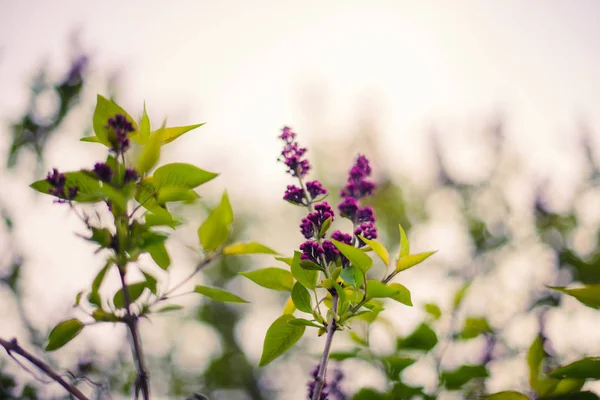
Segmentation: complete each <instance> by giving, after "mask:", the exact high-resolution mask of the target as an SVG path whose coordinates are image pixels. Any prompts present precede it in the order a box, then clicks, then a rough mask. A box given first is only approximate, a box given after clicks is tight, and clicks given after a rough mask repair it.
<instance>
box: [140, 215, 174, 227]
mask: <svg viewBox="0 0 600 400" xmlns="http://www.w3.org/2000/svg"><path fill="white" fill-rule="evenodd" d="M144 219H145V220H146V224H145V225H146V226H147V227H152V226H168V227H171V228H173V229H175V227H176V226H178V225H181V222H180V221H178V220H176V219H173V217H172V216H170V215H156V214H152V213H146V215H144Z"/></svg>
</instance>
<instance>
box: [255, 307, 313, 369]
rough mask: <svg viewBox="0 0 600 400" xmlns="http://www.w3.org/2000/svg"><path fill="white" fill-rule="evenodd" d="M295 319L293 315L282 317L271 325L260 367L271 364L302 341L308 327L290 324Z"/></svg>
mask: <svg viewBox="0 0 600 400" xmlns="http://www.w3.org/2000/svg"><path fill="white" fill-rule="evenodd" d="M293 319H294V317H292V316H291V315H282V316H281V317H279V318H277V319H276V320H275V321H274V322H273V324H271V326H270V327H269V329H268V330H267V334H266V336H265V341H264V344H263V351H262V356H261V357H260V362H259V364H258V366H259V367H264V366H265V365H267V364H269V363H270V362H271V361H273V360H275V359H276V358H277V357H279V356H280V355H282V354H283V353H285V352H286V351H288V350H289V349H290V348H291V347H292V346H293V345H294V344H296V342H297V341H298V340H300V338H301V337H302V335H303V334H304V331H305V329H306V327H305V326H297V325H292V324H290V323H289V322H290V321H291V320H293Z"/></svg>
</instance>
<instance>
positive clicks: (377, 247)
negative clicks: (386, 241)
mask: <svg viewBox="0 0 600 400" xmlns="http://www.w3.org/2000/svg"><path fill="white" fill-rule="evenodd" d="M359 237H360V240H362V241H363V242H365V243H366V244H367V246H369V247H371V248H372V249H373V251H374V252H375V254H377V255H378V256H379V258H381V261H383V264H384V265H385V266H386V267H389V265H390V255H389V253H388V251H387V249H386V248H385V247H384V246H383V245H382V244H381V243H379V242H378V241H376V240H369V239H366V238H364V237H363V236H360V235H359Z"/></svg>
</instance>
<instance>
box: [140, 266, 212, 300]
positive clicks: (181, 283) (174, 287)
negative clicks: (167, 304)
mask: <svg viewBox="0 0 600 400" xmlns="http://www.w3.org/2000/svg"><path fill="white" fill-rule="evenodd" d="M218 255H219V254H213V255H211V256H209V257H206V258H205V259H204V260H202V261H200V263H198V265H196V268H194V271H193V272H192V273H191V274H189V275H188V276H187V277H186V278H185V279H184V280H182V281H181V282H179V283H178V284H177V285H175V286H173V287H172V288H171V289H169V290H167V291H166V292H165V294H163V295H162V296H160V297H159V298H158V299H156V301H155V302H154V303H153V304H152V305H154V304H156V303H158V302H159V301H162V300H166V299H167V298H168V297H169V295H170V294H172V293H173V292H175V291H176V290H177V289H179V288H181V287H182V286H183V285H185V284H186V283H187V282H188V281H189V280H190V279H192V278H193V277H194V276H195V275H196V274H197V273H198V272H200V271H202V270H203V269H204V267H206V266H207V265H208V264H210V263H211V262H213V261H214V260H215V259H216V258H217V256H218Z"/></svg>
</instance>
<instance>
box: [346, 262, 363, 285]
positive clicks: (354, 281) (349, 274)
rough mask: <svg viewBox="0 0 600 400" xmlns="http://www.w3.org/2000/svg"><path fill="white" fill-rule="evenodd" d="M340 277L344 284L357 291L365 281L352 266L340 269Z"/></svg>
mask: <svg viewBox="0 0 600 400" xmlns="http://www.w3.org/2000/svg"><path fill="white" fill-rule="evenodd" d="M340 276H341V277H342V279H343V280H344V281H345V282H346V283H348V284H350V285H352V286H354V287H355V288H357V289H358V288H360V287H361V286H362V284H363V282H364V281H365V274H364V273H363V272H362V271H361V270H360V269H358V268H357V267H355V266H354V265H350V266H349V267H346V268H344V269H342V273H341V274H340Z"/></svg>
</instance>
